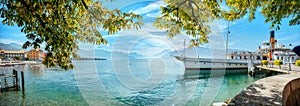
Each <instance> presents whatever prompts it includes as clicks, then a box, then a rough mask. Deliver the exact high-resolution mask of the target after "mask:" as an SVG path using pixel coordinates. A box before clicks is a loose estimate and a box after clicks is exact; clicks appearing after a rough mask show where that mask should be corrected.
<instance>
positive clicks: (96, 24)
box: [0, 0, 300, 69]
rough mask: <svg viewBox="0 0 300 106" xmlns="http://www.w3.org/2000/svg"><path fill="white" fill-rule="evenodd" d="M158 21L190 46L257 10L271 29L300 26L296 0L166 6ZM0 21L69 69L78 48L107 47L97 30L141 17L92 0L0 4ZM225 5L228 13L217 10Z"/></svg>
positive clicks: (170, 1) (194, 0)
mask: <svg viewBox="0 0 300 106" xmlns="http://www.w3.org/2000/svg"><path fill="white" fill-rule="evenodd" d="M164 1H165V3H166V4H167V6H165V7H162V8H161V10H162V16H160V17H158V18H157V20H156V21H155V22H154V26H156V27H157V28H160V29H167V33H168V36H169V37H173V36H175V35H177V34H181V33H186V34H187V35H188V36H192V37H193V38H194V39H192V40H191V45H193V46H199V45H201V44H203V43H207V42H208V36H207V35H208V34H210V32H211V31H210V27H209V25H208V24H209V22H212V21H214V20H218V19H225V20H228V21H233V20H238V19H240V18H242V17H244V16H245V15H246V14H250V16H249V21H252V20H253V19H255V12H256V11H257V10H259V9H260V10H261V14H263V15H264V16H265V18H266V20H265V22H271V26H270V27H271V28H274V27H275V28H276V29H277V30H279V29H280V27H279V26H280V25H281V21H282V19H284V18H291V20H290V23H289V24H290V25H299V24H300V21H299V19H300V14H299V11H300V10H299V9H300V4H299V0H290V1H281V0H226V1H223V0H164ZM0 4H1V7H0V16H1V18H3V19H4V20H3V21H2V23H3V24H6V25H10V26H14V25H17V26H18V27H21V28H22V29H21V31H22V32H24V33H25V34H26V37H27V38H28V41H27V42H25V43H24V45H23V48H27V47H30V46H33V47H34V48H39V47H40V45H41V44H42V43H44V44H45V46H46V47H45V49H46V51H47V52H48V54H47V55H46V57H45V58H44V61H43V64H45V65H46V66H47V67H52V66H56V65H58V66H60V67H62V68H63V69H72V68H73V65H72V63H71V57H74V58H78V55H77V54H76V51H77V50H78V49H79V48H78V45H77V44H78V42H79V41H81V42H89V43H92V44H106V43H107V41H106V40H105V39H103V37H102V34H101V33H100V31H99V30H105V31H107V32H108V34H114V33H116V32H118V31H120V30H123V29H130V28H136V29H138V28H140V26H141V24H142V23H141V18H142V17H141V16H140V15H137V14H134V13H122V12H121V11H120V10H117V9H116V10H109V9H106V8H104V7H103V6H102V2H99V1H93V0H1V2H0ZM222 4H225V5H227V6H228V7H229V10H225V9H223V8H221V5H222Z"/></svg>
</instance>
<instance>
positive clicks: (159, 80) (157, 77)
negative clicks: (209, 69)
mask: <svg viewBox="0 0 300 106" xmlns="http://www.w3.org/2000/svg"><path fill="white" fill-rule="evenodd" d="M74 63H75V65H76V68H75V69H74V70H70V71H62V70H58V69H45V68H42V69H41V70H39V69H38V68H36V67H35V66H31V65H26V66H25V67H24V69H25V80H26V82H25V87H26V90H25V92H24V93H22V91H9V92H3V93H0V105H1V106H12V105H49V106H53V105H70V106H73V105H74V106H85V105H189V106H196V105H197V106H198V105H209V104H211V103H212V102H221V101H224V100H226V99H227V98H231V97H234V96H235V95H236V94H238V93H239V92H240V91H241V90H242V89H244V88H245V87H247V86H248V85H249V84H251V83H252V82H254V81H256V80H258V79H260V78H263V77H265V74H257V75H256V76H255V77H250V76H248V75H247V74H246V73H245V74H239V75H225V76H219V77H201V78H198V77H193V78H185V77H184V76H183V73H184V70H183V64H182V63H181V62H179V61H176V60H174V59H132V60H127V61H126V60H125V61H124V60H103V61H74ZM2 70H3V68H2ZM0 72H1V71H0Z"/></svg>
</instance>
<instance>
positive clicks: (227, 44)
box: [225, 21, 230, 59]
mask: <svg viewBox="0 0 300 106" xmlns="http://www.w3.org/2000/svg"><path fill="white" fill-rule="evenodd" d="M229 23H230V22H229V21H228V27H227V28H228V29H227V36H226V54H225V59H227V54H228V36H229V33H230V31H229Z"/></svg>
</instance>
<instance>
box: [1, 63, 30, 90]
mask: <svg viewBox="0 0 300 106" xmlns="http://www.w3.org/2000/svg"><path fill="white" fill-rule="evenodd" d="M5 71H7V70H5ZM8 71H11V70H8ZM12 71H13V72H12V74H11V72H10V73H7V74H6V73H1V74H0V92H3V91H10V90H15V91H20V87H21V88H22V91H24V90H25V86H24V85H25V83H24V82H25V81H24V72H23V71H16V70H15V69H13V70H12ZM2 72H3V70H2ZM19 73H20V74H21V76H20V77H19ZM20 79H21V82H22V83H21V85H22V86H20V81H19V80H20Z"/></svg>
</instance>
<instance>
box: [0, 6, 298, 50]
mask: <svg viewBox="0 0 300 106" xmlns="http://www.w3.org/2000/svg"><path fill="white" fill-rule="evenodd" d="M104 5H105V6H106V7H107V8H110V9H113V8H117V7H118V8H119V9H121V10H122V11H124V12H128V11H130V12H134V13H137V14H141V15H142V16H143V18H144V19H143V22H144V25H143V26H142V29H140V30H134V29H132V30H127V31H121V32H119V33H117V34H115V35H104V38H106V39H107V40H108V42H109V44H108V45H100V46H97V47H96V49H98V50H106V51H120V52H127V53H128V52H131V53H132V52H135V53H139V54H143V55H155V54H159V53H161V52H163V51H165V50H167V51H174V50H182V49H183V39H188V38H187V37H186V36H185V35H178V36H176V37H174V38H172V39H170V38H167V37H166V35H165V32H164V30H158V29H156V28H154V27H153V25H152V22H153V21H154V20H155V17H157V16H159V15H160V10H159V7H160V6H163V5H165V4H164V3H163V1H160V0H117V1H116V2H113V3H111V2H105V3H104ZM1 20H2V19H1ZM211 26H212V31H213V34H217V35H218V36H219V37H221V38H220V39H218V40H212V42H218V43H220V44H221V45H223V46H221V47H220V48H225V46H224V44H225V42H224V41H225V39H224V38H225V36H226V31H227V22H226V21H224V20H218V21H215V22H213V23H212V24H211ZM280 27H281V29H280V30H279V31H276V32H275V39H277V40H278V42H279V43H281V44H285V45H288V44H289V43H292V44H293V46H296V45H300V26H299V25H298V26H289V25H288V19H284V20H283V22H282V25H281V26H280ZM20 29H21V28H18V27H11V26H7V25H2V24H0V42H1V43H17V44H20V45H21V44H23V43H24V42H25V41H26V37H25V35H24V34H23V33H21V32H20ZM271 30H272V29H270V24H269V23H265V22H264V17H263V16H262V15H260V14H259V13H258V14H256V19H255V20H253V21H252V22H251V23H250V22H248V19H247V16H246V17H244V18H243V19H240V20H237V21H234V22H231V23H230V32H231V33H230V35H229V48H230V49H240V50H248V51H254V50H256V49H257V48H258V46H259V45H260V44H261V43H262V42H263V41H268V40H269V36H270V35H269V33H270V31H271ZM211 38H213V37H211ZM210 46H211V44H205V45H202V46H200V47H201V48H210ZM82 49H84V48H82Z"/></svg>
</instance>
